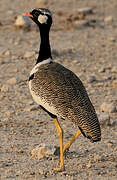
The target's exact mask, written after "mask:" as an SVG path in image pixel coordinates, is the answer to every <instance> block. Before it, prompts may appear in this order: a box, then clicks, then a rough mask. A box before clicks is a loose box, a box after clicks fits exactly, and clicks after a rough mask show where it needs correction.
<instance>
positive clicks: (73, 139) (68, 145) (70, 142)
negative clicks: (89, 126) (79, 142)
mask: <svg viewBox="0 0 117 180" xmlns="http://www.w3.org/2000/svg"><path fill="white" fill-rule="evenodd" d="M80 134H81V131H80V130H79V131H78V132H77V133H76V134H75V136H74V137H73V138H72V140H71V141H69V142H68V143H67V144H66V145H65V146H64V148H63V153H64V152H65V151H66V150H67V149H69V147H70V146H71V145H72V144H73V142H74V141H75V140H76V139H77V138H78V136H80Z"/></svg>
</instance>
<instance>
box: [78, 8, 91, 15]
mask: <svg viewBox="0 0 117 180" xmlns="http://www.w3.org/2000/svg"><path fill="white" fill-rule="evenodd" d="M78 13H83V14H85V15H87V14H92V13H93V10H92V8H91V7H84V8H80V9H78Z"/></svg>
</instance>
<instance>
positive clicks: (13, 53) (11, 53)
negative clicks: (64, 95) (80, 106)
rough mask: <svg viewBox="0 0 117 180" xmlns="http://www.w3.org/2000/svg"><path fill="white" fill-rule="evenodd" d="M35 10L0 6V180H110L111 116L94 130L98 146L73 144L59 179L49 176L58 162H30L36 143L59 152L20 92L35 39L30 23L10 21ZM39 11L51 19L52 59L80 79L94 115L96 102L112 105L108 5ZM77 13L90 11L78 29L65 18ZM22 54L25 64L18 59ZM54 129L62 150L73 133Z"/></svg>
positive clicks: (115, 66)
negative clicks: (61, 134)
mask: <svg viewBox="0 0 117 180" xmlns="http://www.w3.org/2000/svg"><path fill="white" fill-rule="evenodd" d="M41 6H42V5H41V4H40V3H39V0H36V1H35V2H34V1H33V0H24V1H23V0H15V1H12V0H0V23H1V24H0V179H1V180H6V179H9V180H12V179H19V180H26V179H28V180H29V179H30V180H33V179H34V180H41V179H48V180H64V179H65V180H77V179H78V180H116V179H117V112H114V113H107V114H108V115H109V116H110V125H103V126H101V129H102V141H101V142H99V143H93V144H92V143H91V142H89V141H88V140H87V139H85V138H84V137H83V136H82V135H81V136H80V137H79V139H78V140H77V141H76V142H75V143H74V144H73V145H72V147H71V148H70V150H69V152H68V153H67V154H66V157H65V171H64V172H59V173H55V172H54V171H53V168H54V167H57V166H59V156H58V155H53V156H50V157H48V158H44V159H42V160H37V159H34V158H32V157H31V151H32V150H33V149H34V148H35V147H36V146H37V145H39V144H40V143H45V144H47V145H51V146H59V140H58V135H57V132H56V129H55V126H54V123H53V120H52V119H51V118H50V117H49V116H48V115H47V114H46V113H45V112H43V111H42V110H40V109H39V108H37V105H36V104H35V103H34V102H33V100H32V97H31V95H30V93H29V89H28V82H27V79H28V77H29V73H30V71H31V69H32V67H33V65H34V63H35V58H36V55H35V54H36V52H37V51H38V48H39V42H40V38H39V32H38V31H37V29H36V27H35V25H34V24H33V23H32V24H31V29H30V30H25V29H16V28H15V27H14V22H15V19H16V16H17V15H20V14H22V13H25V12H28V11H30V10H32V9H33V8H34V7H41ZM46 6H47V7H48V8H49V9H50V10H52V11H53V18H54V24H53V27H52V30H51V33H50V40H51V46H52V52H53V58H54V59H55V60H56V61H58V62H59V63H62V64H63V65H64V66H66V67H68V68H69V69H71V70H72V71H74V72H75V73H76V74H77V75H78V76H79V77H80V79H81V80H82V81H83V83H84V85H85V87H86V89H87V91H88V94H89V96H90V98H91V100H92V103H93V104H94V106H95V108H96V111H97V112H98V113H99V114H100V113H101V111H100V106H101V104H102V103H103V102H109V103H114V104H115V105H116V106H117V2H116V0H106V1H102V0H95V1H94V0H90V1H88V0H68V1H65V0H63V1H62V0H60V1H57V0H53V1H51V2H50V3H49V4H48V5H46ZM83 7H91V8H92V10H93V13H92V14H87V15H86V16H85V17H83V18H84V19H85V20H86V21H87V22H88V25H80V26H79V25H78V22H77V21H74V19H75V18H73V17H72V14H74V16H75V15H76V14H77V13H76V12H77V10H78V9H79V8H83ZM110 16H111V17H110ZM108 17H110V20H108ZM69 18H70V20H68V19H69ZM81 18H82V17H81ZM106 18H107V19H106ZM73 21H74V22H73ZM29 51H31V52H34V55H33V57H29V58H27V59H26V58H24V55H25V53H26V52H29ZM92 76H93V77H95V78H94V79H95V80H94V81H92ZM13 77H15V78H16V79H15V81H13V79H12V78H13ZM60 122H61V125H62V127H63V129H64V143H66V142H67V141H68V140H69V139H70V138H71V137H72V136H73V135H74V134H75V133H76V132H77V130H78V129H77V127H74V125H73V124H71V123H70V122H65V121H63V120H60Z"/></svg>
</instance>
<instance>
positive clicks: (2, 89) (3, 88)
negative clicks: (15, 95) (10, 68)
mask: <svg viewBox="0 0 117 180" xmlns="http://www.w3.org/2000/svg"><path fill="white" fill-rule="evenodd" d="M8 91H9V86H8V85H7V84H4V85H3V86H2V87H1V92H8Z"/></svg>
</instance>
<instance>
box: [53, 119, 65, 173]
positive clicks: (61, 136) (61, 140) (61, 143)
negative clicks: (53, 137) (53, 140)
mask: <svg viewBox="0 0 117 180" xmlns="http://www.w3.org/2000/svg"><path fill="white" fill-rule="evenodd" d="M54 123H55V125H56V128H57V131H58V135H59V141H60V167H59V168H55V171H62V170H63V169H64V159H63V130H62V128H61V126H60V124H59V122H58V119H57V118H55V119H54Z"/></svg>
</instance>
